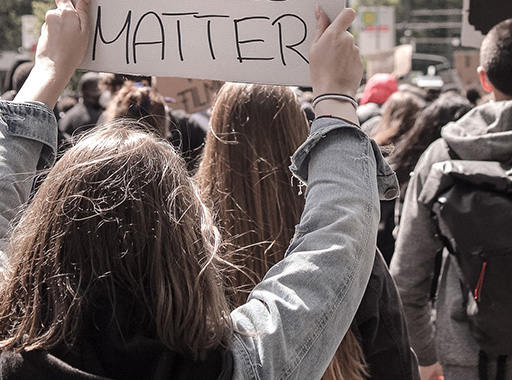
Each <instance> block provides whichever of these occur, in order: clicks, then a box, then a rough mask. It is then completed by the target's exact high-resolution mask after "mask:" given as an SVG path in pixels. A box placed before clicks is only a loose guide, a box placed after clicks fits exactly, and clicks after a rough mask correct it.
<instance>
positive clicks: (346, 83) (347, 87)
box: [309, 7, 363, 96]
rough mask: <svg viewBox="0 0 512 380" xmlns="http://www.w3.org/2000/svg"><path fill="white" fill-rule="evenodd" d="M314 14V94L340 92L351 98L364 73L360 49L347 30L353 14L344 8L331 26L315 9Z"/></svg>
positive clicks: (311, 62)
mask: <svg viewBox="0 0 512 380" xmlns="http://www.w3.org/2000/svg"><path fill="white" fill-rule="evenodd" d="M315 15H316V18H317V28H316V32H315V37H314V39H313V43H312V44H311V48H310V51H309V62H310V66H309V67H310V73H311V81H312V83H313V90H314V92H315V93H316V94H317V95H318V94H322V93H341V94H347V95H350V96H354V95H355V93H356V91H357V88H358V87H359V84H360V82H361V77H362V74H363V63H362V60H361V57H360V55H359V48H358V47H357V46H356V45H355V41H354V37H353V36H352V34H350V33H349V32H348V31H347V29H348V28H349V26H350V25H351V23H352V22H353V21H354V19H355V12H354V10H353V9H350V8H345V9H343V10H342V11H341V12H340V14H339V15H338V16H337V17H336V19H335V20H334V21H333V22H332V23H329V19H328V18H327V15H326V14H325V13H324V12H323V11H322V10H321V9H320V8H318V7H317V8H316V12H315Z"/></svg>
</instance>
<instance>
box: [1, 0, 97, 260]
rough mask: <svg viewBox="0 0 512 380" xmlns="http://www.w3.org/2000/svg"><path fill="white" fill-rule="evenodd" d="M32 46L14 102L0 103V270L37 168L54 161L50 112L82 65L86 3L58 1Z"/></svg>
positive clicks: (82, 0)
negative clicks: (30, 60) (29, 67)
mask: <svg viewBox="0 0 512 380" xmlns="http://www.w3.org/2000/svg"><path fill="white" fill-rule="evenodd" d="M56 4H57V7H58V8H57V9H55V10H53V11H49V12H48V13H47V15H46V22H45V24H44V25H43V27H42V31H41V37H40V38H39V42H38V44H37V51H36V59H35V65H34V68H33V69H32V72H31V73H30V76H29V77H28V79H27V81H26V82H25V84H24V86H23V87H22V88H21V90H20V91H19V93H18V95H17V96H16V98H15V100H14V102H6V101H0V269H1V268H2V267H3V266H4V265H5V263H4V260H3V259H4V257H3V254H1V252H3V251H4V249H5V245H6V244H7V234H8V230H9V223H10V221H11V220H12V218H13V217H14V216H15V214H16V212H17V210H18V209H19V207H20V206H21V205H22V204H24V203H25V202H26V201H27V199H28V196H29V193H30V190H31V188H32V181H33V178H34V175H35V173H36V170H37V169H40V168H42V167H44V166H46V165H48V164H51V163H52V162H53V160H54V159H55V151H56V145H57V123H56V120H55V117H54V115H53V112H52V108H53V107H54V106H55V103H56V101H57V99H58V97H59V95H60V93H61V92H62V90H64V88H65V86H66V85H67V83H68V81H69V79H70V78H71V76H72V75H73V72H74V70H75V68H76V67H77V66H78V65H79V64H80V62H81V61H82V59H83V57H84V55H85V51H86V47H87V39H88V30H87V22H86V20H87V12H88V6H89V0H79V1H78V2H77V4H76V8H75V6H74V5H73V3H72V2H71V0H67V1H65V0H57V1H56Z"/></svg>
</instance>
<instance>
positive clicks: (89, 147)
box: [0, 0, 512, 380]
mask: <svg viewBox="0 0 512 380" xmlns="http://www.w3.org/2000/svg"><path fill="white" fill-rule="evenodd" d="M89 2H90V1H89V0H78V1H76V2H72V1H71V0H56V4H57V9H55V10H51V11H49V12H48V13H47V15H46V22H45V24H44V25H43V28H42V34H41V37H40V40H39V43H38V46H37V51H36V56H35V61H34V62H23V63H22V64H21V65H19V67H18V68H17V70H16V71H14V70H13V78H16V80H15V82H16V84H15V85H13V87H12V89H10V90H9V91H8V92H7V93H5V94H4V95H3V96H2V100H0V195H1V196H0V269H1V273H0V277H1V280H0V352H1V353H0V379H5V380H13V379H77V380H78V379H90V380H95V379H96V380H101V379H154V380H157V379H177V380H178V379H183V380H185V379H219V380H231V379H233V380H235V379H297V380H309V379H312V380H314V379H324V380H363V379H382V380H394V379H404V380H440V379H443V378H444V379H446V380H457V379H469V380H472V379H475V380H476V379H482V380H485V379H488V378H489V379H494V378H496V379H497V380H509V379H512V365H511V364H510V363H509V360H507V355H508V354H512V346H511V347H509V346H510V343H507V342H505V343H502V342H501V341H498V342H496V341H494V340H493V341H492V342H491V343H489V339H488V340H487V341H485V342H484V343H482V341H484V340H485V339H484V338H482V336H485V332H484V333H482V332H481V331H479V330H478V329H479V328H480V327H479V326H481V325H475V323H474V322H473V320H474V319H475V318H474V316H475V315H478V310H479V307H480V306H481V308H482V310H484V309H483V308H484V304H483V303H482V304H480V303H479V302H480V297H491V298H492V297H493V294H492V293H491V292H490V291H489V290H488V288H487V287H485V281H486V280H485V279H486V278H489V276H498V275H497V274H496V272H495V270H496V269H495V266H493V262H492V259H488V258H487V257H488V256H485V258H484V264H483V266H482V270H481V273H480V272H479V274H480V276H479V281H478V284H476V285H475V284H472V283H471V284H469V283H468V280H467V279H466V277H464V274H465V271H466V267H465V264H464V261H462V260H461V254H460V252H459V251H458V250H457V249H456V248H457V247H458V246H459V245H461V244H460V242H458V241H457V242H454V241H450V242H448V243H447V242H446V239H444V238H443V236H442V235H443V233H444V229H443V228H442V227H443V226H441V227H440V226H439V223H440V222H439V219H438V218H437V217H435V216H434V214H435V212H434V211H435V210H437V209H435V207H437V206H434V205H433V204H434V203H435V201H434V200H433V199H434V198H435V196H437V194H439V193H440V189H439V187H440V185H438V184H437V185H435V184H434V182H435V181H434V179H432V177H433V176H434V174H436V173H437V171H436V170H438V169H437V168H439V167H440V166H439V164H440V163H441V164H443V165H446V162H449V163H451V164H452V165H457V162H459V161H464V162H465V161H471V160H473V161H476V160H478V161H479V162H480V161H490V162H497V163H498V164H499V166H500V167H501V168H502V169H503V170H504V171H505V173H506V174H505V176H504V177H502V178H501V181H502V182H503V181H508V182H507V183H508V184H509V185H507V186H508V189H512V178H511V177H512V176H511V174H510V173H512V169H510V168H511V166H512V19H511V20H506V21H503V22H501V23H499V24H498V25H496V26H495V27H494V28H493V29H491V31H490V32H489V33H488V34H487V36H486V38H485V40H484V42H483V44H482V47H481V51H480V53H481V57H480V59H481V62H480V63H481V64H480V67H479V71H478V73H479V77H480V80H481V83H482V87H483V90H485V91H486V92H488V93H490V94H492V96H493V100H492V101H482V103H483V104H479V105H476V104H474V101H475V99H474V96H473V95H474V94H467V96H466V93H464V92H463V91H462V90H460V91H458V90H454V89H453V88H449V89H447V90H446V91H440V92H439V93H436V94H435V95H432V93H427V92H426V91H425V90H424V89H420V88H418V87H415V86H411V85H408V84H401V83H400V81H399V80H397V78H394V77H393V76H392V75H390V74H383V73H382V74H377V75H375V76H373V77H372V78H369V79H368V81H367V82H366V84H365V85H364V86H361V81H362V75H363V63H362V60H361V57H360V55H359V49H358V48H357V46H356V45H355V43H354V38H353V36H352V35H351V34H350V33H349V32H348V31H347V29H348V28H349V26H350V25H351V23H352V22H353V20H354V18H355V12H354V11H353V10H351V9H344V10H342V11H341V12H340V14H339V15H338V17H337V18H336V19H335V20H332V22H330V21H329V20H328V18H327V16H326V15H325V13H324V12H323V11H322V9H321V8H320V7H318V6H317V7H316V9H315V15H316V19H317V29H316V31H315V36H314V40H313V43H312V45H311V48H310V52H309V61H310V74H311V80H312V88H311V89H300V90H299V89H293V88H289V87H284V86H272V85H260V84H240V83H226V84H224V86H223V87H222V88H221V89H220V90H219V92H218V94H217V96H216V99H215V102H214V104H212V105H211V109H210V111H209V126H208V131H207V133H205V130H204V128H203V127H202V126H201V125H199V124H198V123H197V121H196V120H197V119H195V118H194V117H193V115H188V114H186V113H185V112H184V111H182V110H179V109H174V108H173V104H172V103H171V102H169V100H168V99H166V98H165V97H164V96H163V95H162V94H160V93H159V92H158V88H157V87H156V86H155V85H154V83H153V81H152V79H151V78H150V77H133V76H123V75H120V74H109V73H93V72H88V73H84V74H83V75H82V76H81V79H80V80H79V83H78V92H77V94H76V96H74V95H73V96H70V95H69V94H63V90H64V89H65V87H66V85H67V83H68V82H69V80H70V79H71V77H72V75H73V73H74V72H75V69H76V68H77V67H78V65H79V64H80V63H81V60H82V59H83V57H84V55H85V50H86V47H87V42H88V38H89V30H88V26H87V22H86V20H87V17H88V12H89ZM16 72H17V74H16ZM468 97H470V98H471V101H470V100H468ZM202 117H204V114H203V115H202ZM433 173H434V174H433ZM437 176H438V177H439V174H438V175H437ZM436 186H437V187H436ZM507 186H505V187H507ZM509 191H510V190H509ZM432 194H436V195H432ZM507 196H508V197H510V195H507ZM425 199H428V201H426V200H425ZM436 215H437V214H436ZM473 218H474V217H473ZM484 223H485V221H484ZM478 228H480V227H478ZM504 228H506V226H504ZM448 240H449V239H448ZM452 240H453V239H452ZM506 244H507V243H506ZM511 244H512V243H511ZM485 246H486V243H485V242H482V244H481V246H479V247H478V249H479V251H478V252H479V253H480V256H482V254H481V253H482V252H485V253H486V251H485ZM454 247H455V248H454ZM500 249H501V248H500ZM503 252H505V254H503ZM508 252H512V245H511V246H506V247H503V248H502V249H501V250H500V252H499V254H500V255H501V256H504V255H506V254H507V253H508ZM486 254H487V253H486ZM500 260H501V259H500ZM500 263H502V264H503V265H506V262H505V261H500ZM487 268H488V269H487ZM486 271H487V272H486ZM475 288H476V289H475ZM468 293H470V294H469V297H468ZM477 293H478V294H477ZM509 298H510V302H511V305H510V307H511V308H512V296H510V297H509ZM468 299H469V301H468ZM473 299H474V300H473ZM496 302H497V301H495V303H496ZM500 302H501V301H500ZM491 303H492V302H491ZM495 306H496V305H494V304H493V307H495ZM498 306H499V308H498V307H496V308H495V309H493V312H495V313H502V309H506V308H507V307H504V308H501V305H498ZM498 309H499V310H498ZM500 315H501V314H500ZM475 326H476V327H475ZM475 331H477V333H475ZM504 336H506V334H504ZM493 337H494V336H493ZM489 347H491V349H489ZM495 347H496V349H494V348H495ZM497 347H499V348H497ZM510 360H512V359H510Z"/></svg>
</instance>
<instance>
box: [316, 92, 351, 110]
mask: <svg viewBox="0 0 512 380" xmlns="http://www.w3.org/2000/svg"><path fill="white" fill-rule="evenodd" d="M327 99H335V100H341V101H345V102H349V103H350V104H352V105H353V106H354V108H355V109H357V106H358V104H357V102H356V100H355V99H354V98H353V97H351V96H349V95H345V94H322V95H318V96H317V97H316V98H315V99H313V102H312V103H311V106H312V107H313V108H315V106H316V105H317V104H318V103H319V102H321V101H322V100H327Z"/></svg>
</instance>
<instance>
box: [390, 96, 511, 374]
mask: <svg viewBox="0 0 512 380" xmlns="http://www.w3.org/2000/svg"><path fill="white" fill-rule="evenodd" d="M441 136H442V138H440V139H438V140H437V141H435V142H434V143H432V145H431V146H430V147H429V148H428V149H427V150H426V151H425V152H424V154H423V155H422V156H421V158H420V160H419V162H418V164H417V166H416V168H415V169H414V173H413V174H412V178H411V181H410V182H409V187H408V190H407V194H406V196H405V203H404V208H403V214H402V219H401V222H400V230H399V234H398V237H397V241H396V249H395V254H394V256H393V260H392V262H391V273H392V275H393V277H394V279H395V281H396V283H397V286H398V290H399V292H400V295H401V297H402V301H403V305H404V310H405V315H406V321H407V324H408V329H409V337H410V340H411V345H412V347H413V349H414V350H415V352H416V354H417V355H418V359H419V363H420V365H421V366H428V365H432V364H434V363H435V362H440V363H441V365H442V366H443V372H444V375H445V379H446V380H451V379H465V380H472V379H477V378H478V372H477V371H478V351H479V348H478V345H477V343H476V342H475V340H474V339H473V337H472V336H471V333H470V331H469V324H468V321H467V316H466V312H465V309H464V307H463V304H464V297H465V295H463V294H462V291H461V286H460V282H459V279H460V278H461V274H460V270H459V267H458V266H457V265H454V264H455V261H454V258H453V257H448V259H447V260H445V261H444V264H443V268H442V272H441V276H440V279H439V283H438V288H437V289H438V295H437V301H436V304H435V308H436V309H435V311H434V310H433V309H432V305H431V302H430V289H431V284H432V280H433V277H434V267H435V264H434V262H435V256H436V252H437V251H438V250H439V249H441V248H442V243H441V241H440V240H439V238H438V237H437V236H436V226H435V222H434V221H433V220H432V219H431V216H430V215H431V214H430V210H429V209H428V207H427V206H426V205H425V204H423V203H421V202H420V201H419V200H418V198H419V197H420V194H421V193H422V190H423V189H424V187H423V186H424V183H425V180H426V178H427V176H428V174H429V172H430V169H431V167H432V165H433V164H434V163H436V162H441V161H445V160H449V159H451V157H450V155H449V153H448V152H449V149H450V150H451V151H452V152H453V153H455V154H456V155H457V156H458V157H459V158H460V159H464V160H484V161H500V162H502V163H508V164H510V163H512V100H510V101H501V102H495V103H488V104H485V105H482V106H480V107H477V108H475V109H473V110H472V111H470V112H469V113H467V114H466V115H465V116H464V117H462V118H461V119H459V120H458V121H457V122H454V123H450V124H448V125H446V126H445V127H444V128H443V129H442V132H441ZM510 360H512V359H509V361H510ZM508 364H509V365H508V369H507V379H508V378H509V376H510V375H511V372H512V371H511V369H510V368H511V367H512V366H511V365H510V363H508ZM493 365H494V364H493V361H492V360H491V367H492V366H493ZM491 373H492V368H491V369H490V378H493V377H492V375H491Z"/></svg>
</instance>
